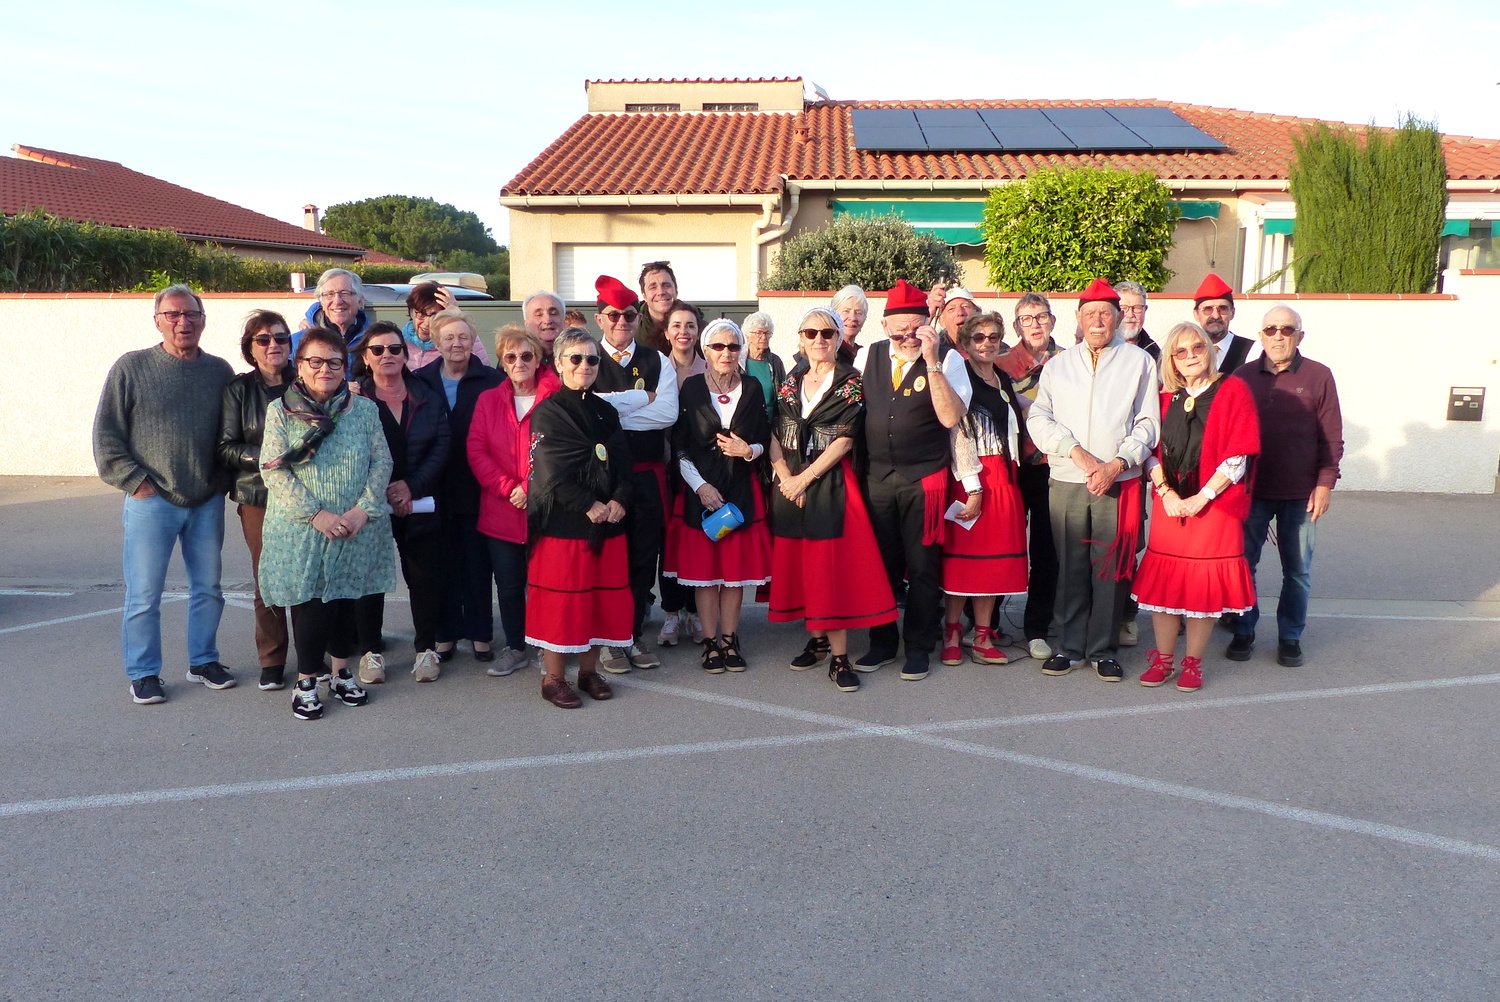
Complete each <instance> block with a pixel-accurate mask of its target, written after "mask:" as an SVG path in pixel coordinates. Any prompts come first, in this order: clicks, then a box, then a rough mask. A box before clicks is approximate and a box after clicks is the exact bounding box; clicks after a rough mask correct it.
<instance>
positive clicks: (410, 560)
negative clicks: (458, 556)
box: [355, 522, 445, 654]
mask: <svg viewBox="0 0 1500 1002" xmlns="http://www.w3.org/2000/svg"><path fill="white" fill-rule="evenodd" d="M393 530H394V533H395V536H396V552H397V553H398V554H400V556H401V576H402V577H404V578H405V579H406V591H407V593H408V594H409V595H410V596H411V625H412V630H413V633H414V636H413V638H412V649H413V650H415V651H416V652H417V653H419V654H420V653H421V652H422V651H430V650H432V648H433V647H434V646H435V645H436V644H437V629H438V624H439V623H440V622H441V621H442V618H443V579H442V562H443V553H444V552H445V549H444V545H443V533H442V530H441V529H440V528H438V527H436V526H434V527H432V528H431V529H430V530H429V531H427V532H423V533H418V534H417V535H415V536H412V535H410V534H409V533H407V532H406V531H405V527H404V526H402V525H401V524H400V523H399V522H398V523H396V524H395V525H394V526H393ZM355 602H356V603H358V615H360V616H362V617H370V618H371V620H372V621H373V623H374V631H375V636H376V637H377V638H379V637H380V636H381V634H382V633H384V631H385V596H384V595H379V594H377V595H366V596H365V597H363V598H358V599H355ZM384 646H385V645H384V642H383V641H382V642H381V643H380V644H379V646H376V647H371V648H368V649H369V650H373V651H379V650H382V649H384ZM360 653H364V652H363V651H361V652H360Z"/></svg>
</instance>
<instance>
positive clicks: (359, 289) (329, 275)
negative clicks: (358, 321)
mask: <svg viewBox="0 0 1500 1002" xmlns="http://www.w3.org/2000/svg"><path fill="white" fill-rule="evenodd" d="M340 275H342V276H343V277H344V278H347V279H348V280H349V283H350V284H351V285H353V286H354V293H355V295H357V296H359V304H360V305H361V306H363V305H364V303H365V283H364V282H362V281H360V278H359V276H358V275H356V274H354V272H352V271H350V270H349V269H348V268H329V269H328V270H327V271H325V272H323V274H321V275H319V276H318V287H317V290H316V291H317V294H318V297H319V298H322V296H323V286H325V285H327V284H328V283H329V282H331V281H333V280H334V279H335V278H338V277H339V276H340Z"/></svg>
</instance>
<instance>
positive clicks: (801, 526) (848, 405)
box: [771, 362, 865, 539]
mask: <svg viewBox="0 0 1500 1002" xmlns="http://www.w3.org/2000/svg"><path fill="white" fill-rule="evenodd" d="M806 375H807V367H806V365H801V366H798V367H797V368H796V369H794V370H793V371H792V374H791V375H789V376H788V377H787V378H786V381H785V382H783V383H782V384H781V387H780V388H779V389H778V390H777V391H776V439H777V441H778V442H780V443H781V451H782V455H783V457H784V458H785V459H786V464H787V467H788V468H789V469H790V470H791V471H792V473H794V474H796V473H801V472H802V471H803V470H805V469H807V467H809V466H811V465H812V464H813V463H814V462H815V461H816V460H817V458H818V457H819V456H821V455H822V454H823V452H824V451H825V450H826V449H827V448H828V447H829V446H830V445H832V444H833V443H834V442H835V441H836V440H838V439H840V438H849V439H853V440H854V441H855V442H856V443H857V442H858V441H859V439H860V435H861V432H862V431H863V427H864V420H865V408H864V390H863V386H862V384H861V382H860V375H859V370H858V369H856V368H855V367H854V366H852V365H848V364H845V363H843V362H840V363H838V365H837V367H836V368H835V369H834V370H833V375H832V376H831V377H830V378H831V379H832V380H833V386H832V387H831V388H830V389H829V390H828V392H827V393H826V394H824V395H823V399H821V400H819V401H818V405H817V406H816V407H814V408H813V410H812V414H810V415H809V416H808V417H806V418H803V416H802V380H803V379H804V378H805V377H806ZM850 456H851V458H852V456H853V453H852V452H851V453H850ZM853 487H854V489H855V490H858V489H859V485H857V484H855V485H853ZM847 489H848V487H847V485H845V483H844V470H843V465H842V464H840V465H838V466H835V467H834V468H833V469H831V470H829V471H828V472H827V473H825V474H823V476H821V477H819V478H818V479H817V480H814V481H813V482H812V483H811V484H810V485H809V486H808V488H807V494H806V496H805V498H804V501H805V504H804V505H803V507H801V508H799V507H797V506H796V505H794V504H792V502H790V501H788V500H787V499H786V498H785V497H783V496H782V494H781V491H780V490H778V489H776V488H775V487H773V488H772V489H771V501H772V507H771V512H772V529H773V531H774V532H775V534H776V535H778V536H784V537H787V538H790V539H837V538H839V537H840V536H842V535H843V534H844V491H845V490H847Z"/></svg>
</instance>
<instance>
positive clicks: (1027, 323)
mask: <svg viewBox="0 0 1500 1002" xmlns="http://www.w3.org/2000/svg"><path fill="white" fill-rule="evenodd" d="M1052 319H1054V317H1053V316H1052V314H1050V313H1038V314H1037V315H1036V316H1034V317H1016V323H1017V324H1018V325H1020V326H1022V327H1040V326H1041V325H1042V321H1044V320H1052Z"/></svg>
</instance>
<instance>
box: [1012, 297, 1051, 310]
mask: <svg viewBox="0 0 1500 1002" xmlns="http://www.w3.org/2000/svg"><path fill="white" fill-rule="evenodd" d="M1028 306H1040V307H1041V308H1042V309H1044V310H1046V311H1047V312H1048V313H1051V312H1052V304H1051V303H1050V302H1048V301H1047V297H1046V296H1044V295H1042V294H1041V293H1040V292H1028V293H1026V294H1025V295H1024V296H1022V297H1021V298H1020V299H1018V300H1016V313H1018V314H1019V313H1020V312H1021V311H1022V310H1024V309H1025V308H1026V307H1028Z"/></svg>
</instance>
